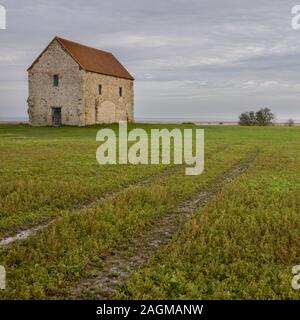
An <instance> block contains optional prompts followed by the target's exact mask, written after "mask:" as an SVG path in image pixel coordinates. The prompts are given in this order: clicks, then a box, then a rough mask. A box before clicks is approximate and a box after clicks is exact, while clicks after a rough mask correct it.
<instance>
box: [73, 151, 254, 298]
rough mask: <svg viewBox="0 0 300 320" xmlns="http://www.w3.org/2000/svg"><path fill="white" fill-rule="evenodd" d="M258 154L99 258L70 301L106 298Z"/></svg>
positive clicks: (77, 286)
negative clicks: (91, 276)
mask: <svg viewBox="0 0 300 320" xmlns="http://www.w3.org/2000/svg"><path fill="white" fill-rule="evenodd" d="M257 153H258V151H255V152H253V153H251V154H250V155H249V156H248V157H247V158H246V159H243V160H242V161H241V162H239V163H238V164H236V165H234V166H233V167H232V168H231V169H229V170H228V171H227V172H226V173H225V174H223V175H222V176H221V177H217V178H216V179H215V180H214V181H212V182H211V183H210V185H209V186H208V187H207V188H206V189H203V190H200V191H199V192H198V193H196V194H194V195H193V197H192V198H191V199H189V200H187V201H185V202H183V203H181V204H180V205H178V206H177V207H176V208H174V209H173V210H172V211H170V212H168V213H166V214H165V215H164V216H162V217H160V218H159V219H157V220H156V221H154V222H153V224H152V225H151V227H149V228H148V229H147V230H144V231H143V232H141V233H140V234H139V235H137V236H136V237H134V238H133V239H132V240H130V241H129V242H127V243H123V244H122V245H120V246H118V247H116V248H114V249H113V250H111V251H109V252H108V253H107V254H106V255H103V256H102V263H101V266H99V265H97V266H95V265H93V266H91V267H90V268H91V270H93V272H94V273H95V270H96V274H95V276H94V277H93V278H90V279H85V280H82V281H81V282H79V283H78V284H77V285H76V286H75V287H73V288H72V289H71V290H70V292H69V294H68V295H69V298H72V299H107V298H108V297H109V296H110V295H112V294H113V293H114V292H115V290H116V289H117V287H118V286H120V285H121V284H122V283H123V282H124V281H125V280H126V279H127V278H129V277H130V275H131V274H132V273H133V272H135V271H137V270H138V269H139V268H140V267H141V266H142V265H143V264H144V263H145V262H146V261H147V260H148V259H149V258H150V257H151V256H153V255H154V254H155V252H156V251H157V250H158V249H159V248H161V247H163V246H165V245H167V244H168V242H170V241H171V239H172V236H173V235H175V234H176V233H177V232H178V231H179V230H180V229H181V228H182V226H183V225H184V224H185V223H186V222H187V221H188V219H189V218H190V217H191V216H192V215H193V213H194V211H195V210H196V209H197V208H199V207H202V206H204V205H205V204H206V203H207V202H208V201H209V200H211V198H213V197H214V196H216V195H217V194H218V193H219V192H220V191H221V189H222V187H224V186H225V185H226V184H228V183H230V182H231V181H232V180H234V179H235V178H236V177H238V176H239V175H241V174H242V173H243V172H244V171H245V170H247V168H248V167H249V165H250V164H251V163H252V162H253V160H254V159H255V158H256V156H257Z"/></svg>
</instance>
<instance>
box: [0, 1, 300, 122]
mask: <svg viewBox="0 0 300 320" xmlns="http://www.w3.org/2000/svg"><path fill="white" fill-rule="evenodd" d="M298 3H299V4H300V0H299V1H298ZM0 4H1V5H3V6H5V7H6V10H7V29H6V30H0V118H2V119H3V118H7V117H25V116H26V115H27V105H26V99H27V73H26V69H27V67H28V66H29V65H30V64H31V62H32V61H33V60H34V58H35V57H36V56H37V55H38V54H39V53H40V51H41V50H42V49H43V48H44V47H45V46H46V45H47V44H48V42H50V40H51V39H52V38H53V37H54V36H55V35H58V36H61V37H64V38H67V39H70V40H73V41H77V42H81V43H84V44H86V45H90V46H93V47H97V48H99V49H103V50H107V51H111V52H113V53H114V54H115V55H116V56H117V57H118V58H119V60H120V61H121V62H122V63H123V64H124V65H125V66H126V68H127V69H128V70H129V71H130V72H131V73H132V74H133V75H134V76H135V78H136V83H135V94H136V99H135V115H136V117H138V118H185V119H188V118H194V119H197V120H205V121H206V120H233V119H236V118H237V116H238V114H239V113H240V112H242V111H244V110H249V109H257V108H259V107H270V108H271V109H272V110H273V111H274V112H275V113H276V116H277V118H278V119H279V120H286V119H287V118H294V119H298V120H300V30H298V31H296V30H293V29H292V27H291V18H292V14H291V9H292V7H293V6H294V5H296V4H297V1H290V0H251V1H249V0H151V1H149V0H109V1H108V0H85V1H84V0H72V1H70V0H68V1H67V0H51V1H45V0H44V1H43V0H41V1H33V0H27V1H25V0H23V1H22V0H9V1H8V0H0Z"/></svg>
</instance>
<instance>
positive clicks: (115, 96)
mask: <svg viewBox="0 0 300 320" xmlns="http://www.w3.org/2000/svg"><path fill="white" fill-rule="evenodd" d="M55 74H57V75H58V76H59V86H58V87H54V86H53V76H54V75H55ZM28 83H29V97H28V114H29V122H30V124H32V125H50V126H51V125H52V108H54V107H60V108H61V117H62V119H61V120H62V125H76V126H84V125H91V124H96V123H113V122H118V121H120V120H127V121H133V120H134V111H133V104H134V88H133V80H128V79H123V78H118V77H113V76H107V75H102V74H98V73H92V72H88V71H85V70H82V69H81V68H80V66H79V65H78V64H77V63H76V62H75V60H74V59H73V58H72V57H71V56H70V55H69V54H68V53H66V52H65V51H64V50H63V49H62V47H61V46H60V44H59V43H58V42H57V41H53V42H52V43H51V44H50V45H49V47H48V48H47V49H46V50H45V51H44V53H43V54H42V55H41V56H40V58H39V59H38V61H37V62H36V63H35V64H34V65H33V67H32V68H31V69H30V70H29V71H28ZM99 85H101V86H102V92H101V94H99ZM120 87H121V88H122V96H119V88H120Z"/></svg>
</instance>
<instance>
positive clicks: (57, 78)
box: [53, 74, 59, 87]
mask: <svg viewBox="0 0 300 320" xmlns="http://www.w3.org/2000/svg"><path fill="white" fill-rule="evenodd" d="M58 85H59V77H58V74H55V75H54V76H53V87H58Z"/></svg>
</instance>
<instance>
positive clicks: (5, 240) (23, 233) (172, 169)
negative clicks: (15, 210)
mask: <svg viewBox="0 0 300 320" xmlns="http://www.w3.org/2000/svg"><path fill="white" fill-rule="evenodd" d="M179 170H181V168H180V166H174V165H172V166H168V167H166V168H165V169H163V170H160V171H158V172H156V173H154V174H151V175H150V176H148V177H144V178H142V179H140V180H138V181H136V182H133V183H130V184H128V185H127V186H125V187H123V188H120V189H118V190H117V191H111V192H107V193H104V194H103V195H101V196H99V197H98V198H95V199H94V200H93V201H91V202H89V203H88V204H83V205H79V206H77V207H75V208H74V209H71V210H69V212H70V213H74V212H77V211H80V210H83V209H88V208H93V207H96V206H98V205H99V204H100V202H102V201H105V200H108V199H112V198H114V197H116V196H117V195H119V194H121V193H122V192H124V191H126V190H130V189H133V188H138V187H141V186H143V185H146V184H149V183H151V182H153V181H155V180H156V179H159V178H160V177H162V176H168V175H171V174H174V173H176V172H177V171H179ZM61 218H62V216H59V217H57V218H54V219H52V220H50V221H47V222H43V223H41V224H37V225H33V226H30V227H27V228H23V229H20V230H19V231H17V232H16V233H15V234H11V233H9V234H8V235H7V236H5V237H2V238H0V248H3V247H7V246H8V245H11V244H13V243H14V242H16V241H20V240H25V239H27V238H29V237H30V236H32V235H34V234H35V233H36V232H38V231H40V230H43V229H45V228H47V227H48V226H49V225H50V224H51V223H53V222H55V221H57V220H58V219H61Z"/></svg>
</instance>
